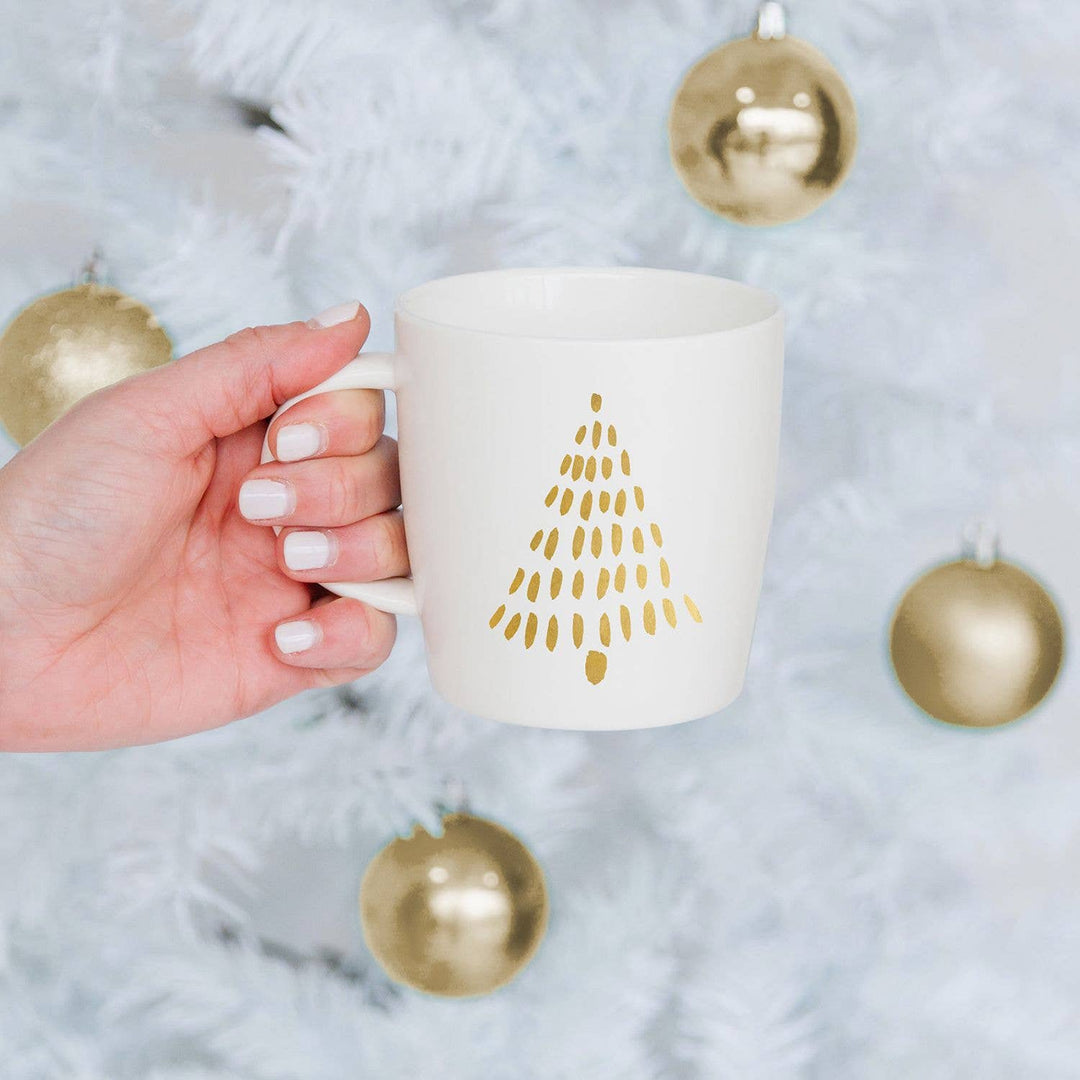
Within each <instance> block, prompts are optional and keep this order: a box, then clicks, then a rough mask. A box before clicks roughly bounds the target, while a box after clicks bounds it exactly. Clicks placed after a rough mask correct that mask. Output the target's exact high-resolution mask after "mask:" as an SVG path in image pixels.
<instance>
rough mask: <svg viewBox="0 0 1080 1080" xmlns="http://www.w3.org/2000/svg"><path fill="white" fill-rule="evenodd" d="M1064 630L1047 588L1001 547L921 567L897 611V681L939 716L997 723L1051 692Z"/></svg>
mask: <svg viewBox="0 0 1080 1080" xmlns="http://www.w3.org/2000/svg"><path fill="white" fill-rule="evenodd" d="M1064 650H1065V631H1064V627H1063V626H1062V623H1061V616H1060V615H1059V614H1058V611H1057V608H1056V607H1055V606H1054V602H1053V600H1052V599H1051V598H1050V596H1049V594H1048V593H1047V592H1046V590H1045V589H1044V588H1043V587H1042V585H1040V584H1039V582H1038V581H1036V580H1035V578H1033V577H1032V576H1031V575H1030V574H1027V573H1025V572H1024V571H1023V570H1021V569H1020V568H1019V567H1017V566H1014V565H1013V564H1012V563H1008V562H1004V561H1002V560H1000V559H998V558H996V555H994V554H991V555H990V556H989V557H988V558H977V557H971V558H963V559H959V560H957V561H956V562H949V563H945V564H944V565H943V566H938V567H935V568H934V569H932V570H930V571H928V572H927V573H925V574H923V575H922V576H921V577H920V578H918V579H917V580H916V581H915V582H913V583H912V585H911V586H910V587H909V588H908V590H907V592H905V593H904V595H903V597H902V598H901V600H900V604H899V606H898V607H897V609H896V614H895V615H894V616H893V622H892V630H891V633H890V641H889V651H890V654H891V656H892V662H893V667H894V669H895V670H896V675H897V678H898V679H899V680H900V684H901V686H903V688H904V690H906V691H907V693H908V695H909V696H910V697H911V699H912V700H913V701H914V702H915V704H916V705H918V706H919V707H920V708H921V709H923V710H924V711H926V712H928V713H929V714H930V715H931V716H934V717H936V718H937V719H938V720H944V721H946V722H947V723H950V724H960V725H963V726H965V727H994V726H996V725H998V724H1007V723H1009V721H1011V720H1016V719H1017V718H1018V717H1020V716H1023V715H1024V713H1026V712H1029V711H1030V710H1031V709H1033V708H1034V707H1035V706H1036V705H1038V703H1039V702H1040V701H1042V699H1043V698H1044V697H1045V696H1046V694H1047V692H1048V691H1049V690H1050V688H1051V686H1053V684H1054V680H1055V679H1056V678H1057V675H1058V672H1059V671H1060V670H1061V661H1062V656H1063V654H1064Z"/></svg>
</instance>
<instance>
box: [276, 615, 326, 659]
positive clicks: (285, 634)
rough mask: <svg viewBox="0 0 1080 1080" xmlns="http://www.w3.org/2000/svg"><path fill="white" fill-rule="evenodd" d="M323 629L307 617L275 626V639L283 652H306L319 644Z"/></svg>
mask: <svg viewBox="0 0 1080 1080" xmlns="http://www.w3.org/2000/svg"><path fill="white" fill-rule="evenodd" d="M321 637H322V631H321V630H320V629H319V627H318V625H317V624H316V623H313V622H309V621H308V620H307V619H298V620H297V621H296V622H283V623H280V624H279V625H277V626H275V627H274V641H276V642H277V647H278V648H279V649H280V650H281V651H282V652H283V653H298V652H306V651H307V650H308V649H310V648H311V647H312V646H313V645H316V644H318V641H319V639H320V638H321Z"/></svg>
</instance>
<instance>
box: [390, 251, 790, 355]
mask: <svg viewBox="0 0 1080 1080" xmlns="http://www.w3.org/2000/svg"><path fill="white" fill-rule="evenodd" d="M530 274H553V275H560V276H563V277H586V276H597V275H603V276H611V277H623V278H631V277H654V278H655V277H668V278H672V277H678V278H684V279H694V280H699V281H700V280H708V281H711V282H717V283H720V284H724V285H729V286H735V287H736V288H737V289H740V290H742V291H744V292H746V293H748V294H753V295H754V296H756V297H757V298H758V299H759V300H761V299H764V300H765V301H766V303H767V305H768V311H767V313H766V314H765V315H762V316H760V317H758V318H754V319H751V320H749V321H748V322H744V323H740V324H739V325H738V326H728V327H721V328H718V329H714V330H698V331H690V332H689V333H679V334H654V335H649V336H645V337H625V338H616V337H569V336H562V335H557V334H529V333H515V332H511V331H504V330H488V329H485V328H484V327H482V326H475V325H469V324H467V323H464V322H447V321H445V320H442V319H433V318H430V317H429V316H427V315H420V314H418V313H417V312H416V311H414V310H412V309H410V307H409V302H410V300H412V301H413V302H415V299H416V296H417V294H419V293H421V292H422V291H424V290H426V289H429V288H435V287H437V286H442V285H445V284H446V283H448V282H451V281H459V280H461V279H462V278H484V277H507V276H511V277H518V276H522V277H524V276H527V275H530ZM393 313H394V317H395V318H398V317H401V318H404V319H408V320H409V321H410V322H413V323H417V324H420V325H423V326H428V327H433V328H437V329H440V330H450V331H453V332H455V333H465V334H479V335H481V336H483V337H491V338H502V339H504V340H508V341H543V342H548V343H556V342H557V343H559V344H563V343H573V344H592V345H602V344H609V343H618V344H620V345H629V344H635V343H644V342H678V341H701V340H703V339H707V338H710V337H723V336H727V335H730V334H738V333H743V332H746V331H750V330H756V329H759V328H761V327H765V326H767V325H768V324H769V323H771V322H773V321H775V320H777V319H780V318H781V317H782V309H781V307H780V301H779V299H778V298H777V296H776V295H775V294H774V293H771V292H769V291H768V290H767V289H762V288H760V287H759V286H757V285H748V284H746V282H744V281H737V280H736V279H735V278H728V277H722V276H721V275H719V274H707V273H703V272H700V271H696V270H677V269H673V268H668V267H658V266H626V265H623V266H506V267H492V268H490V269H488V270H469V271H466V272H464V273H460V274H444V275H443V276H441V277H437V278H431V279H430V280H428V281H424V282H422V283H421V284H419V285H414V286H412V287H411V288H409V289H406V290H405V291H404V292H403V293H401V294H399V295H398V297H397V299H396V300H395V301H394V307H393Z"/></svg>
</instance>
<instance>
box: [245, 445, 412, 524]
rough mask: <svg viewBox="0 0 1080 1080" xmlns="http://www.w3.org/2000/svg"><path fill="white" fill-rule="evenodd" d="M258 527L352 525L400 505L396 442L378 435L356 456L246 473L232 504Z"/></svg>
mask: <svg viewBox="0 0 1080 1080" xmlns="http://www.w3.org/2000/svg"><path fill="white" fill-rule="evenodd" d="M237 502H238V505H239V507H240V513H241V514H242V515H243V516H244V517H245V518H247V519H248V521H251V522H254V523H255V524H257V525H298V526H299V525H315V526H327V525H329V526H334V525H351V524H352V523H353V522H354V521H359V520H360V519H361V518H366V517H370V516H371V515H372V514H381V513H382V512H383V511H384V510H392V509H393V508H394V507H395V506H397V505H398V503H400V502H401V486H400V481H399V478H398V457H397V442H395V440H393V439H391V438H389V437H388V436H385V435H384V436H383V437H382V438H381V439H380V440H379V441H378V442H377V443H376V444H375V446H374V448H373V449H371V450H369V451H368V452H367V453H366V454H360V455H359V456H358V457H335V458H318V459H316V460H313V461H295V462H291V463H288V464H283V463H281V462H277V461H268V462H267V463H266V464H265V465H259V466H258V467H257V468H255V469H252V471H251V472H250V473H248V476H247V479H246V480H245V481H244V482H243V483H242V484H241V485H240V495H239V498H238V500H237Z"/></svg>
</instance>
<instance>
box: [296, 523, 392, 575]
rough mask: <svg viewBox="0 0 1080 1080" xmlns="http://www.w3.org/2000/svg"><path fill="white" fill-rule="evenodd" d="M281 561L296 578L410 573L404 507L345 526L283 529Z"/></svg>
mask: <svg viewBox="0 0 1080 1080" xmlns="http://www.w3.org/2000/svg"><path fill="white" fill-rule="evenodd" d="M278 565H279V566H280V567H281V569H282V571H283V572H284V573H286V574H287V575H288V576H289V577H291V578H295V579H296V580H297V581H309V582H315V581H382V580H383V579H384V578H389V577H401V576H403V575H405V574H407V573H408V572H409V552H408V549H407V548H406V547H405V526H404V525H403V523H402V518H401V512H400V511H398V510H391V511H390V512H389V513H386V514H375V515H373V516H372V517H369V518H364V520H363V521H358V522H356V523H355V524H353V525H346V526H344V527H343V528H340V529H283V530H282V531H281V535H280V536H279V537H278Z"/></svg>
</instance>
